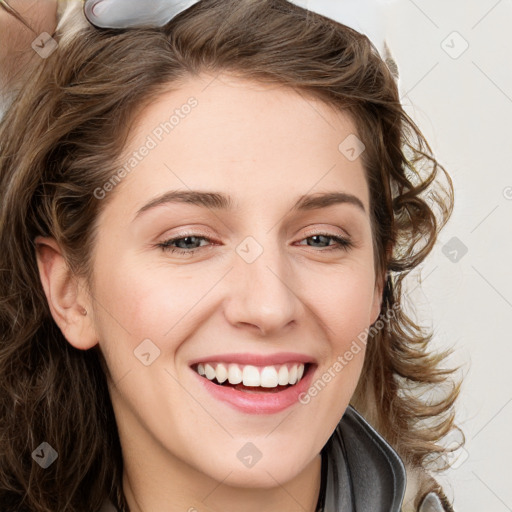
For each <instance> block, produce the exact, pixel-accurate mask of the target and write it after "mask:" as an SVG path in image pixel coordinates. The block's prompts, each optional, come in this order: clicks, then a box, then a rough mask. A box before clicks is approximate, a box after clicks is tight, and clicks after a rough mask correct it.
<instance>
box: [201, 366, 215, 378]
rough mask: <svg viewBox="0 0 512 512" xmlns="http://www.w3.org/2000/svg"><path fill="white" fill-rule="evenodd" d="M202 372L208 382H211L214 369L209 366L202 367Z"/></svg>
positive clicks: (213, 376)
mask: <svg viewBox="0 0 512 512" xmlns="http://www.w3.org/2000/svg"><path fill="white" fill-rule="evenodd" d="M204 371H205V374H206V378H207V379H208V380H213V379H214V378H215V376H216V373H215V368H214V367H213V366H211V365H209V364H205V365H204Z"/></svg>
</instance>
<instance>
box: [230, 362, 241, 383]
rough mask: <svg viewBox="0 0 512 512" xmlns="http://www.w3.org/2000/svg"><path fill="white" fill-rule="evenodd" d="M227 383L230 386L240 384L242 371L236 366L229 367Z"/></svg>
mask: <svg viewBox="0 0 512 512" xmlns="http://www.w3.org/2000/svg"><path fill="white" fill-rule="evenodd" d="M228 381H229V383H230V384H240V382H242V370H241V369H240V367H239V366H238V365H237V364H230V365H229V367H228Z"/></svg>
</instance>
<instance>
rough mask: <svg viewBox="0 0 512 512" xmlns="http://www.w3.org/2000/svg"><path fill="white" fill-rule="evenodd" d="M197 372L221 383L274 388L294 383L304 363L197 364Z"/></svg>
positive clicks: (301, 371) (300, 376)
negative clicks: (263, 364) (259, 364)
mask: <svg viewBox="0 0 512 512" xmlns="http://www.w3.org/2000/svg"><path fill="white" fill-rule="evenodd" d="M197 373H199V375H203V376H205V377H206V378H207V379H208V380H213V379H217V381H218V382H219V383H220V384H222V383H223V382H225V381H226V380H227V381H228V382H229V383H230V384H240V383H242V384H243V385H244V386H261V387H263V388H275V387H277V386H286V385H288V384H296V383H297V382H299V381H300V379H302V375H304V365H303V364H302V363H296V364H293V365H291V366H290V368H288V366H287V365H285V364H283V365H278V366H264V367H257V366H251V365H246V366H242V367H241V366H239V365H238V364H234V363H233V364H223V363H217V364H215V363H212V364H208V363H206V364H202V363H200V364H198V365H197Z"/></svg>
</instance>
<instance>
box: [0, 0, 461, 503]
mask: <svg viewBox="0 0 512 512" xmlns="http://www.w3.org/2000/svg"><path fill="white" fill-rule="evenodd" d="M59 16H60V20H59V24H58V26H57V30H56V31H55V32H54V33H52V35H53V40H54V41H55V42H56V43H57V46H56V47H55V48H54V50H53V51H52V53H51V55H47V56H45V58H42V59H40V60H39V61H33V64H32V65H31V69H30V72H29V74H28V78H26V79H24V81H23V83H22V84H21V85H20V92H19V93H18V94H17V95H16V97H15V98H14V100H13V102H12V105H11V106H10V108H9V109H8V110H7V112H6V113H5V116H4V119H3V121H2V123H1V125H0V145H1V146H0V147H1V155H0V243H1V244H2V252H1V253H0V269H1V271H0V301H1V302H0V335H1V339H0V385H1V392H0V450H1V453H2V459H1V461H2V462H1V466H0V505H1V507H0V508H1V509H2V511H4V510H5V511H17V512H22V511H31V512H32V511H36V512H49V511H52V512H53V511H59V512H60V511H76V512H78V511H80V512H83V511H91V512H97V511H98V510H100V509H101V510H122V511H128V510H129V511H131V512H139V511H146V512H148V511H151V512H152V511H159V512H167V511H178V510H183V511H187V510H188V511H189V512H192V511H223V512H231V511H240V510H243V511H244V512H252V511H268V512H273V511H277V510H279V511H283V510H284V511H308V512H316V511H324V512H334V511H343V512H344V511H349V510H350V511H352V510H356V511H358V512H362V511H364V512H366V511H368V512H370V511H371V512H375V511H383V512H384V511H385V512H399V511H401V512H412V511H414V512H417V511H419V512H428V511H443V510H444V511H450V510H453V509H452V506H451V504H450V503H449V501H448V499H447V497H446V496H445V494H444V493H443V491H442V489H441V487H440V486H439V485H438V483H437V481H436V480H435V479H434V478H433V476H432V475H433V472H434V471H436V470H438V469H440V468H443V467H445V466H446V464H445V465H444V466H443V464H440V463H439V461H440V460H441V461H443V460H444V459H443V457H444V456H445V455H446V453H447V448H446V447H445V446H444V445H443V444H442V442H441V441H442V440H443V438H444V437H445V436H446V435H447V434H448V433H449V432H451V431H452V430H454V429H457V427H456V426H455V425H454V410H453V406H454V401H455V399H456V397H457V394H458V391H459V385H460V384H457V385H455V384H452V386H451V387H450V386H448V388H447V389H446V390H444V389H443V387H444V385H445V384H448V385H449V384H450V383H451V382H452V381H451V377H450V376H451V373H452V370H447V369H444V368H442V367H441V365H442V362H443V359H444V357H445V355H446V354H445V353H443V354H436V353H433V352H432V350H431V348H430V347H429V344H428V342H429V340H430V334H429V333H426V332H424V331H423V330H422V329H421V328H420V327H419V326H418V325H416V323H415V322H414V320H413V315H412V309H411V308H412V306H411V305H410V304H408V303H407V297H406V294H405V292H404V291H403V290H402V282H403V279H404V278H405V277H406V276H407V274H408V273H409V272H410V271H411V270H412V269H414V268H415V267H417V265H419V264H420V263H421V262H422V261H423V260H424V259H425V258H426V256H427V255H428V254H429V253H430V251H431V249H432V247H433V246H434V243H435V241H436V237H437V234H438V232H439V229H441V228H442V226H443V225H444V224H445V223H446V221H447V220H448V218H449V216H450V213H451V211H452V207H453V189H452V185H451V181H450V178H449V176H448V174H447V173H446V171H445V170H444V168H443V167H442V166H441V165H440V164H439V163H438V162H437V160H436V159H435V158H434V156H433V155H432V152H431V149H430V147H429V145H428V143H427V142H426V140H425V139H424V137H423V136H422V134H421V132H420V131H419V129H418V128H417V126H416V125H415V124H414V122H413V121H412V120H411V119H410V118H409V117H408V116H407V114H406V113H405V112H404V110H403V108H402V106H401V104H400V101H399V96H398V90H397V86H396V82H395V80H394V77H393V74H392V73H391V71H390V69H389V68H388V67H387V65H386V63H385V62H384V61H383V60H382V59H381V57H380V56H379V54H378V52H377V51H376V49H375V47H374V46H373V45H372V44H371V43H370V41H369V40H368V38H367V37H365V36H363V35H362V34H360V33H358V32H357V31H355V30H353V29H350V28H348V27H347V26H344V25H341V24H340V23H337V22H335V21H333V20H331V19H329V18H327V17H323V16H320V15H318V14H315V13H312V12H309V11H307V10H305V9H303V8H301V7H299V6H297V5H294V4H292V3H291V2H288V1H287V0H202V1H200V2H198V3H195V4H194V5H192V6H190V7H189V8H186V9H184V10H182V11H178V12H177V13H176V14H175V15H174V16H173V17H172V18H171V19H169V20H168V21H167V22H166V23H165V24H163V25H162V26H158V24H153V26H145V27H143V28H132V29H122V28H121V29H100V28H97V27H95V26H93V25H92V24H91V23H89V22H88V21H87V19H86V18H85V16H84V14H83V11H82V4H81V3H80V2H74V1H71V2H69V3H66V8H65V9H64V8H63V7H62V5H61V6H59ZM49 42H50V43H51V41H49ZM31 62H32V61H31ZM408 309H411V311H407V310H408ZM441 391H443V392H441ZM432 397H435V398H436V399H435V400H434V399H433V398H432Z"/></svg>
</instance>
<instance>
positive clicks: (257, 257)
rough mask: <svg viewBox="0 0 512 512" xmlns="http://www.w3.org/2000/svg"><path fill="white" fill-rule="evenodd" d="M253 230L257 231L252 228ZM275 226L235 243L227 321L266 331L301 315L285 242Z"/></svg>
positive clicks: (280, 326)
mask: <svg viewBox="0 0 512 512" xmlns="http://www.w3.org/2000/svg"><path fill="white" fill-rule="evenodd" d="M253 232H254V231H253ZM276 233H277V231H276V230H275V229H273V230H270V231H268V230H267V232H265V231H264V230H261V231H260V232H259V233H258V234H256V233H255V234H254V235H249V236H247V237H246V238H245V239H243V240H242V242H241V243H240V244H239V245H238V246H236V248H235V251H236V255H235V260H234V261H235V264H234V269H233V271H232V272H231V280H232V281H231V283H232V285H231V288H230V293H229V295H230V297H229V302H228V305H227V307H226V315H227V317H228V320H229V321H230V322H231V323H232V324H233V325H236V324H241V323H242V324H251V325H253V326H256V327H258V328H259V329H260V330H261V331H262V332H264V333H270V332H272V331H276V330H278V329H280V328H283V327H285V326H286V325H287V324H289V323H290V322H291V321H293V320H295V319H296V317H297V315H298V310H299V304H300V301H299V299H298V297H297V295H296V292H295V287H294V279H293V275H292V269H291V266H290V265H289V263H288V260H287V258H288V257H289V255H288V253H287V251H286V250H285V247H284V245H283V244H284V242H282V241H280V240H278V238H277V235H276Z"/></svg>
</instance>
